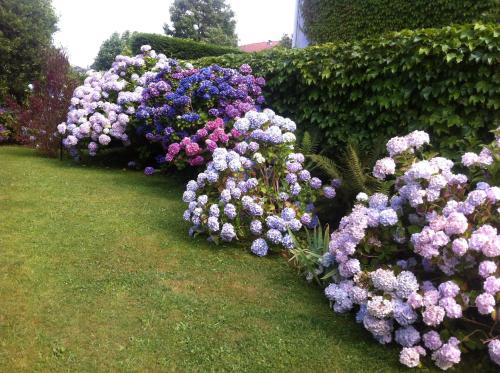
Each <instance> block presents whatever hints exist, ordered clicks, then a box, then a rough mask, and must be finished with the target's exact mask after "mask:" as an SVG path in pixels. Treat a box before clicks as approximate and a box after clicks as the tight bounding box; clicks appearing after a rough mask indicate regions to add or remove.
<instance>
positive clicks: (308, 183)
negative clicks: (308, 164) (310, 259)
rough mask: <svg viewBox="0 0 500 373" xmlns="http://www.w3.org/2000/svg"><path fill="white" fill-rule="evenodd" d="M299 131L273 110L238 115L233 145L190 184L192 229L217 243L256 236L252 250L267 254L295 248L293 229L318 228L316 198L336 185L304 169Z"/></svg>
mask: <svg viewBox="0 0 500 373" xmlns="http://www.w3.org/2000/svg"><path fill="white" fill-rule="evenodd" d="M295 129H296V125H295V123H294V122H293V121H291V120H290V119H285V118H283V117H281V116H279V115H276V114H275V113H274V112H273V111H271V110H269V109H266V110H264V111H263V112H257V111H253V110H252V111H248V112H247V113H246V114H245V116H244V117H243V118H238V119H236V120H235V121H234V125H233V128H232V130H231V133H232V135H233V139H234V141H235V144H234V147H232V148H224V147H217V148H215V149H214V150H213V153H212V161H210V162H209V163H208V165H207V167H206V169H205V171H203V172H202V173H200V174H199V175H198V177H197V179H196V180H191V181H189V182H188V183H187V187H186V191H185V192H184V195H183V201H184V202H186V203H187V204H188V209H187V210H186V211H185V212H184V219H185V220H187V221H190V222H191V223H192V224H193V226H192V228H191V232H192V233H196V232H204V233H207V234H208V235H209V237H210V238H211V239H212V240H214V241H216V242H218V241H219V240H221V241H225V242H231V241H233V240H252V244H251V247H250V249H251V251H252V252H253V253H254V254H256V255H258V256H264V255H266V254H267V252H268V250H269V247H270V246H281V247H284V248H285V249H290V248H292V247H293V245H294V242H293V239H292V237H291V235H290V232H296V231H298V230H300V229H301V228H302V226H303V225H305V226H308V227H314V226H315V225H316V224H317V217H316V216H315V215H314V202H315V201H316V199H317V198H318V197H319V196H320V194H323V195H324V196H325V197H326V198H333V197H334V196H335V189H334V188H333V187H331V186H323V185H322V182H321V180H320V179H318V178H316V177H312V176H311V174H310V172H309V171H307V170H305V169H304V168H303V162H304V156H303V155H302V154H300V153H296V152H295V151H294V144H295V135H294V131H295Z"/></svg>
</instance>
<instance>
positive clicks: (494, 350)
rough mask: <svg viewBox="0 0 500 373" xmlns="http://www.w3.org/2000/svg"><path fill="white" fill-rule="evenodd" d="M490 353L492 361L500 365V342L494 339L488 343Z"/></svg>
mask: <svg viewBox="0 0 500 373" xmlns="http://www.w3.org/2000/svg"><path fill="white" fill-rule="evenodd" d="M488 353H489V355H490V359H491V360H492V361H493V362H494V363H495V364H497V365H500V340H499V339H493V340H492V341H490V343H488Z"/></svg>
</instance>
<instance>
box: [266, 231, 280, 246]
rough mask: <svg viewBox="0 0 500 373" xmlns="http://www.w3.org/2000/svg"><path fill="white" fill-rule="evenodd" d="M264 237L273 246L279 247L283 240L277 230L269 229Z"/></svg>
mask: <svg viewBox="0 0 500 373" xmlns="http://www.w3.org/2000/svg"><path fill="white" fill-rule="evenodd" d="M266 237H267V239H268V240H269V241H271V242H272V243H273V244H275V245H279V244H280V243H281V240H282V239H283V235H282V234H281V232H280V231H279V230H277V229H269V230H268V231H267V233H266Z"/></svg>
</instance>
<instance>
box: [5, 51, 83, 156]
mask: <svg viewBox="0 0 500 373" xmlns="http://www.w3.org/2000/svg"><path fill="white" fill-rule="evenodd" d="M43 61H44V62H43V66H42V78H41V79H40V81H36V82H33V83H32V84H33V89H32V93H31V94H30V95H29V97H28V98H27V100H26V102H25V103H23V104H19V103H17V102H15V101H14V100H13V99H8V100H7V105H8V106H9V107H10V109H11V110H12V111H13V112H14V113H15V117H16V120H15V124H14V132H15V134H14V137H15V140H16V141H17V142H19V143H21V144H26V145H30V146H33V147H34V148H36V149H37V150H38V151H40V152H41V153H42V154H45V155H49V156H54V155H56V154H57V150H58V148H59V143H60V137H59V136H58V134H57V129H56V125H57V124H58V123H60V122H61V121H63V120H64V119H65V117H66V113H67V111H68V102H69V100H70V99H71V96H72V93H73V90H74V89H75V87H76V86H77V85H78V84H79V81H78V78H77V77H76V75H75V74H74V73H73V72H72V70H71V66H70V64H69V62H68V58H67V56H66V54H65V53H64V52H63V51H61V50H60V49H55V48H51V49H48V50H46V51H45V56H44V59H43Z"/></svg>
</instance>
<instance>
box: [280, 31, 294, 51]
mask: <svg viewBox="0 0 500 373" xmlns="http://www.w3.org/2000/svg"><path fill="white" fill-rule="evenodd" d="M280 47H282V48H291V47H292V38H291V37H290V36H289V35H288V34H283V36H282V37H281V40H280Z"/></svg>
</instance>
